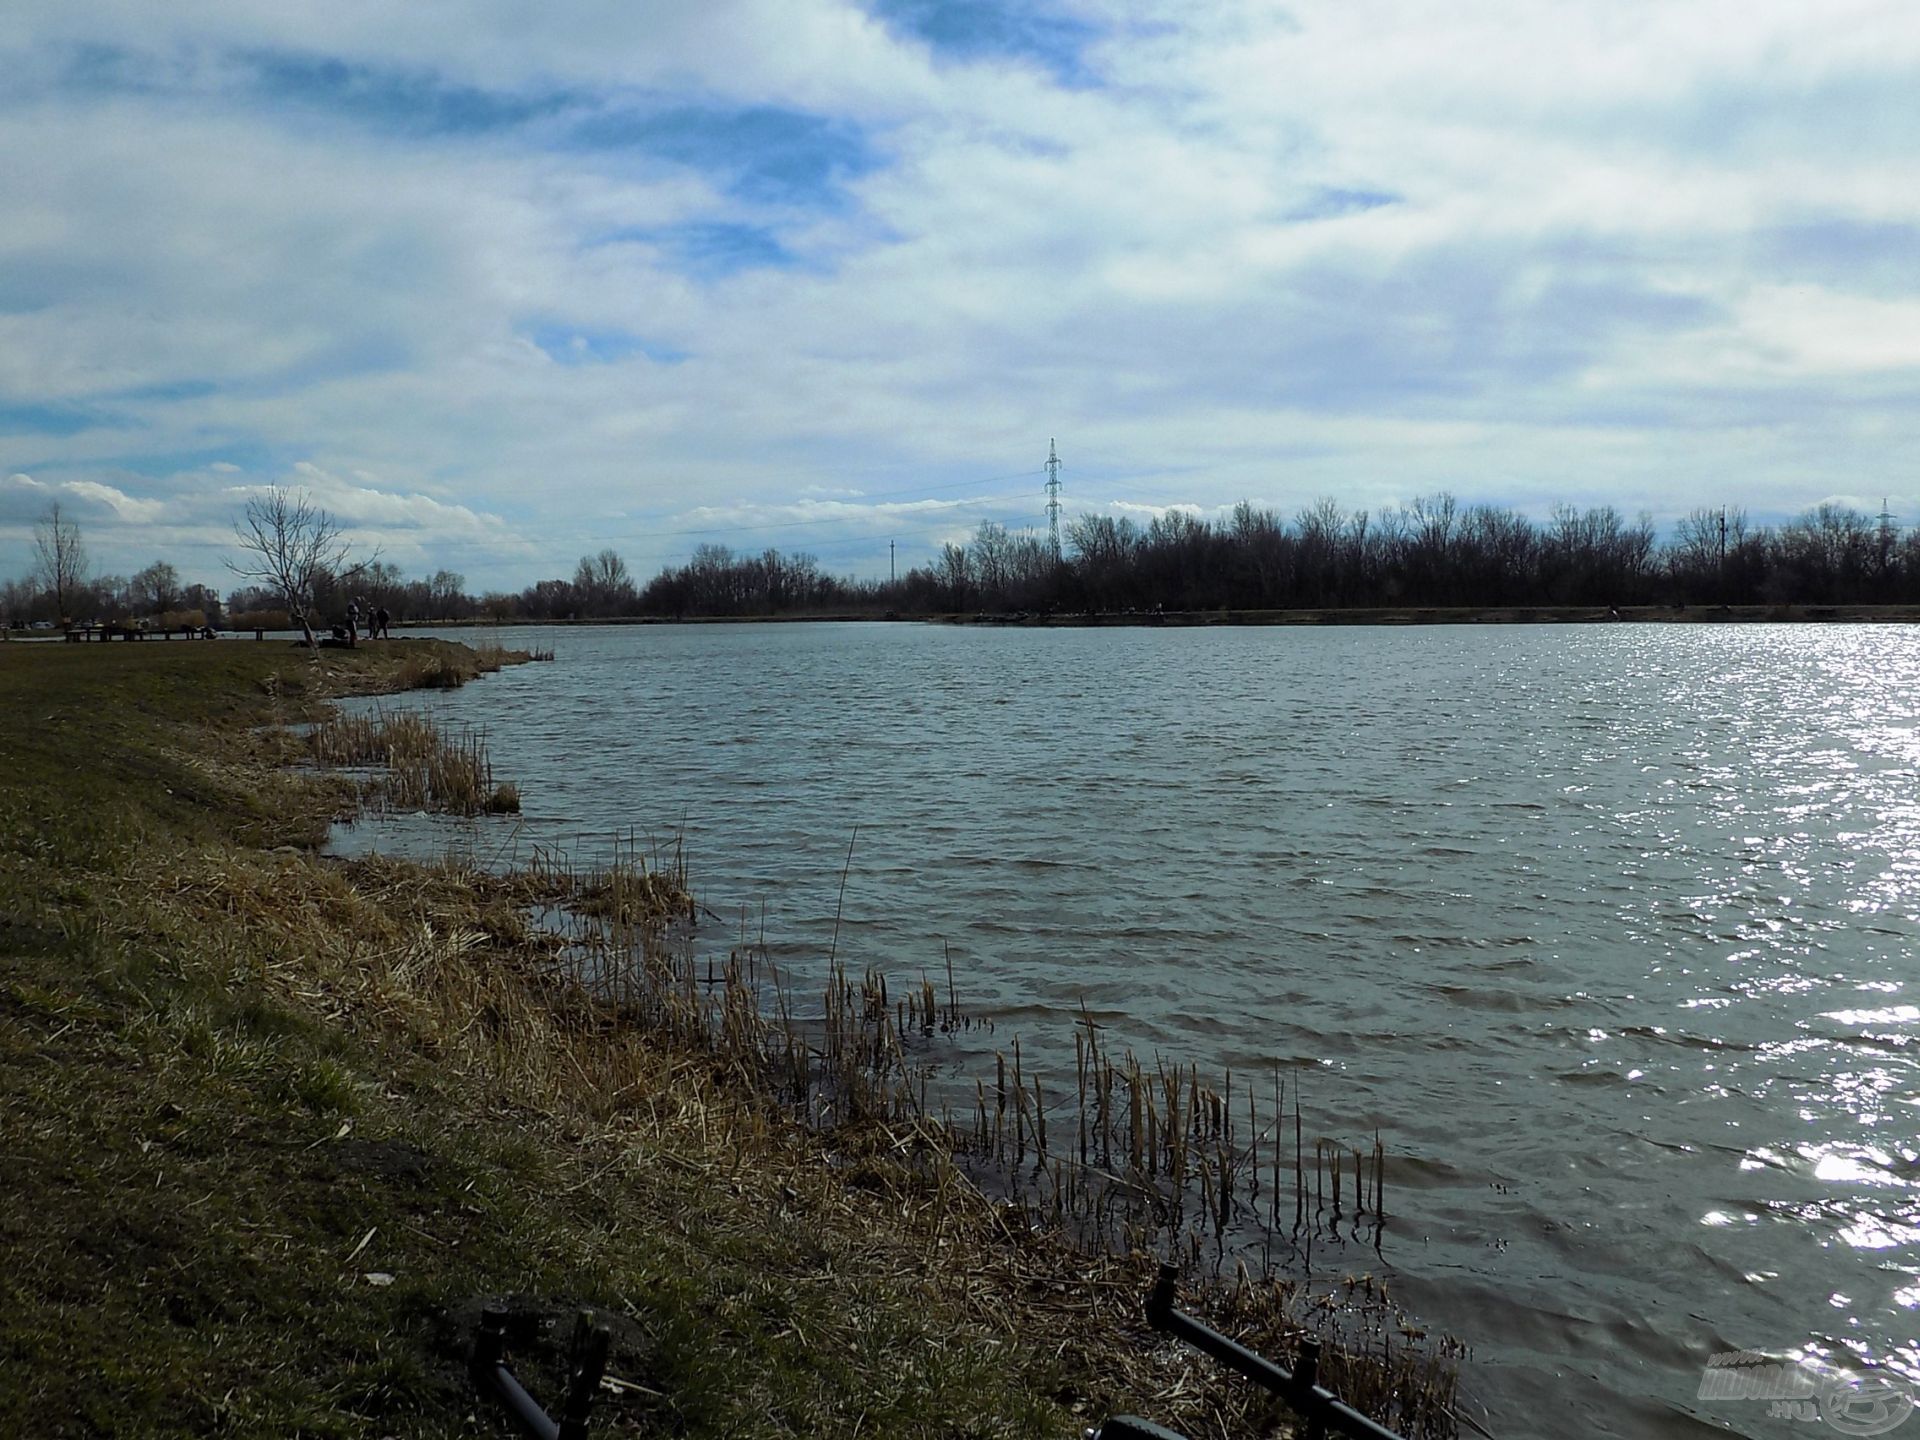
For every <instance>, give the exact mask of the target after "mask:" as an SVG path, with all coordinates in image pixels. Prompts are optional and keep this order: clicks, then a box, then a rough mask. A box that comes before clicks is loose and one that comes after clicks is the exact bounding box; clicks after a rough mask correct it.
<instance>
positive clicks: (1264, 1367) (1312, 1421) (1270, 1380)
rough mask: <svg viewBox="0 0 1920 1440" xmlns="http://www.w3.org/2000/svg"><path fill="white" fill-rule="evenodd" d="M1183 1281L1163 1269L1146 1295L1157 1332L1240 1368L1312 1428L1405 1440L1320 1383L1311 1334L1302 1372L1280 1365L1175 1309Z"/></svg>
mask: <svg viewBox="0 0 1920 1440" xmlns="http://www.w3.org/2000/svg"><path fill="white" fill-rule="evenodd" d="M1179 1283H1180V1271H1179V1268H1178V1267H1177V1266H1173V1265H1162V1266H1161V1267H1160V1275H1159V1278H1158V1279H1157V1280H1155V1282H1154V1286H1153V1291H1152V1293H1151V1294H1149V1295H1148V1297H1147V1323H1148V1324H1149V1325H1151V1326H1152V1327H1153V1328H1154V1329H1155V1330H1159V1331H1163V1332H1164V1333H1166V1334H1168V1335H1172V1336H1173V1337H1174V1338H1175V1339H1178V1340H1184V1341H1185V1342H1186V1343H1187V1344H1189V1345H1191V1346H1193V1348H1194V1349H1196V1350H1198V1351H1201V1352H1202V1353H1203V1354H1207V1355H1211V1356H1212V1357H1213V1358H1214V1359H1216V1360H1218V1361H1219V1362H1220V1363H1221V1364H1223V1365H1225V1366H1227V1367H1228V1368H1229V1369H1232V1370H1237V1371H1238V1372H1239V1373H1240V1374H1242V1375H1244V1376H1246V1377H1247V1379H1249V1380H1251V1381H1253V1382H1254V1384H1256V1385H1258V1386H1260V1387H1261V1388H1262V1389H1265V1390H1269V1391H1271V1392H1272V1393H1273V1394H1275V1395H1277V1396H1279V1397H1280V1398H1281V1399H1282V1400H1285V1401H1286V1402H1287V1403H1288V1404H1289V1405H1291V1406H1292V1407H1293V1408H1294V1409H1295V1410H1297V1411H1299V1413H1300V1414H1301V1415H1303V1416H1305V1417H1306V1419H1307V1423H1308V1425H1309V1427H1310V1428H1309V1430H1308V1434H1309V1435H1312V1434H1313V1433H1314V1429H1313V1428H1312V1427H1316V1426H1320V1425H1328V1424H1330V1425H1332V1426H1333V1427H1334V1428H1335V1429H1337V1430H1339V1431H1340V1432H1341V1433H1342V1434H1344V1435H1348V1436H1351V1437H1352V1440H1403V1437H1402V1436H1399V1435H1396V1434H1395V1433H1394V1432H1393V1431H1391V1430H1389V1429H1387V1428H1386V1426H1384V1425H1382V1424H1380V1423H1379V1422H1378V1421H1377V1420H1374V1419H1372V1418H1371V1417H1369V1416H1366V1415H1363V1414H1361V1413H1360V1412H1359V1411H1358V1410H1356V1409H1354V1408H1353V1407H1352V1406H1351V1405H1348V1404H1347V1403H1346V1402H1344V1401H1343V1400H1341V1399H1340V1398H1339V1397H1338V1396H1336V1395H1335V1394H1334V1393H1333V1392H1332V1391H1331V1390H1329V1389H1327V1388H1326V1387H1325V1386H1323V1385H1321V1384H1319V1383H1318V1376H1319V1367H1320V1342H1319V1341H1318V1340H1315V1339H1314V1338H1313V1337H1311V1336H1308V1337H1305V1338H1304V1339H1302V1341H1301V1342H1300V1361H1301V1363H1300V1368H1299V1372H1298V1374H1297V1375H1296V1374H1294V1373H1293V1372H1290V1371H1288V1370H1287V1369H1286V1368H1285V1367H1283V1366H1280V1365H1276V1364H1274V1363H1273V1361H1271V1360H1269V1359H1267V1357H1266V1356H1264V1355H1260V1354H1256V1353H1255V1352H1254V1351H1252V1350H1249V1349H1247V1347H1246V1346H1244V1345H1242V1344H1241V1343H1240V1342H1239V1341H1237V1340H1233V1339H1230V1338H1229V1337H1227V1336H1225V1335H1222V1334H1221V1333H1220V1332H1219V1331H1218V1330H1215V1329H1213V1328H1212V1327H1211V1326H1208V1325H1203V1324H1202V1323H1201V1322H1200V1321H1198V1320H1196V1319H1194V1318H1193V1317H1192V1316H1191V1315H1185V1314H1182V1313H1181V1312H1180V1311H1178V1310H1176V1309H1174V1306H1173V1302H1174V1299H1175V1296H1176V1293H1177V1289H1178V1286H1179Z"/></svg>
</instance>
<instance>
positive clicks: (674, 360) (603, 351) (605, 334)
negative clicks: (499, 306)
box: [525, 324, 687, 365]
mask: <svg viewBox="0 0 1920 1440" xmlns="http://www.w3.org/2000/svg"><path fill="white" fill-rule="evenodd" d="M525 333H526V337H527V338H528V339H529V340H531V341H532V342H533V343H534V344H535V345H538V346H539V347H540V348H541V349H542V350H543V351H545V352H546V355H547V358H548V359H550V360H552V361H553V362H554V363H555V364H558V365H608V364H611V363H613V362H614V361H616V360H624V359H626V358H627V357H628V356H630V355H644V356H646V357H647V359H649V360H651V361H653V362H654V363H656V364H659V365H677V364H679V363H680V362H681V361H682V360H684V359H686V358H687V352H686V351H684V350H677V349H675V348H674V347H673V346H671V345H664V344H662V343H660V342H659V341H657V340H649V339H647V338H645V337H644V336H640V335H634V334H631V333H629V332H628V331H625V330H595V329H583V328H581V327H578V326H573V325H552V324H542V325H535V326H533V327H531V328H530V329H528V330H527V331H526V332H525Z"/></svg>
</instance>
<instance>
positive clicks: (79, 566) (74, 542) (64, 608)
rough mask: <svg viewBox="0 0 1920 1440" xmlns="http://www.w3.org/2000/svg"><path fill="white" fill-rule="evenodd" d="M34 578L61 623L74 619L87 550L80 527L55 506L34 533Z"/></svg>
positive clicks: (85, 570)
mask: <svg viewBox="0 0 1920 1440" xmlns="http://www.w3.org/2000/svg"><path fill="white" fill-rule="evenodd" d="M33 550H34V574H35V577H36V578H37V579H38V580H39V581H40V584H41V586H42V587H43V588H44V589H45V590H46V592H47V593H48V594H49V595H51V596H52V597H53V608H54V611H55V613H56V614H57V615H58V616H59V618H60V619H61V620H62V621H68V620H71V619H73V606H74V601H75V600H77V599H78V598H79V595H80V591H81V589H82V587H83V586H84V585H85V584H86V578H87V547H86V545H85V543H84V542H83V541H82V540H81V539H80V527H79V525H77V524H76V523H74V521H73V520H72V519H71V518H70V517H68V516H67V515H66V514H64V513H63V512H62V511H61V509H60V505H59V502H57V501H56V502H55V503H54V504H53V505H52V506H51V507H50V508H49V509H48V510H47V513H46V517H45V518H44V519H43V520H41V522H40V523H39V524H38V525H36V526H34V530H33Z"/></svg>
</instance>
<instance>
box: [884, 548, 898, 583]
mask: <svg viewBox="0 0 1920 1440" xmlns="http://www.w3.org/2000/svg"><path fill="white" fill-rule="evenodd" d="M899 579H900V577H899V576H898V575H896V574H894V572H893V541H891V540H889V541H887V583H888V584H889V585H892V584H895V583H897V582H898V581H899Z"/></svg>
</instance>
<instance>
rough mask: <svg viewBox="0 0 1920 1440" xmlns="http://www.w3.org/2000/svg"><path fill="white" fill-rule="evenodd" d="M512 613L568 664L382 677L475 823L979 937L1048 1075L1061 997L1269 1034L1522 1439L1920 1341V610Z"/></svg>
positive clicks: (708, 885) (806, 923) (1637, 1422)
mask: <svg viewBox="0 0 1920 1440" xmlns="http://www.w3.org/2000/svg"><path fill="white" fill-rule="evenodd" d="M452 638H462V639H468V640H475V639H478V640H485V639H491V638H494V637H493V636H491V635H489V634H488V633H487V632H474V631H467V632H458V633H457V634H455V635H454V636H453V637H452ZM499 638H501V639H502V640H504V641H505V642H506V643H509V644H512V645H517V646H523V645H536V644H537V645H542V646H551V647H552V648H553V649H554V650H555V651H556V652H557V659H556V661H555V663H553V664H550V665H547V664H541V665H530V666H522V667H518V668H516V669H512V670H509V671H506V672H504V673H502V674H500V675H497V676H493V677H490V678H488V679H486V680H485V681H484V682H482V683H480V684H476V685H471V686H469V687H467V688H466V689H465V690H462V691H457V692H451V693H448V694H445V695H434V696H431V697H428V698H425V699H420V698H418V697H408V698H407V700H406V701H404V702H399V703H408V704H413V703H423V704H426V705H428V706H429V707H430V708H432V709H434V710H435V711H437V712H439V713H441V714H442V715H444V716H445V717H447V718H449V719H451V720H454V721H465V722H469V723H472V724H474V725H477V726H483V727H484V728H485V730H486V733H487V736H488V739H489V741H490V744H491V748H492V752H493V759H494V768H495V771H496V773H497V774H498V775H499V776H500V778H502V779H511V780H514V781H515V782H517V783H518V784H519V785H520V787H521V791H522V795H523V798H524V803H525V810H526V813H525V815H524V816H523V817H522V818H521V820H520V821H519V822H517V823H516V822H513V821H507V820H493V821H488V822H484V823H483V824H482V825H480V826H479V828H478V829H477V830H474V831H472V832H470V836H471V838H470V840H469V841H468V843H471V844H473V845H475V846H476V847H478V848H483V849H484V850H485V852H486V853H488V854H490V855H498V854H500V853H502V852H503V851H509V852H510V851H511V850H512V849H513V848H514V847H516V846H517V847H518V848H519V849H520V851H521V853H523V854H524V853H525V851H526V850H527V849H528V848H529V847H530V845H531V844H532V843H533V842H534V841H536V840H537V841H539V842H541V843H548V844H558V845H561V846H563V847H564V848H566V849H568V850H570V851H572V852H573V853H574V854H575V855H576V856H577V857H580V858H591V857H592V856H595V855H597V854H601V853H604V852H605V850H606V849H607V848H608V847H609V846H610V843H611V841H612V837H614V836H615V835H616V834H622V835H624V834H626V833H628V832H633V833H635V834H637V835H638V836H639V837H641V839H642V841H643V842H645V841H647V840H648V839H649V838H651V839H652V840H654V841H658V842H662V843H665V844H668V845H670V844H671V843H672V841H673V840H674V839H675V838H681V839H683V840H684V843H685V845H686V848H687V853H688V856H689V859H690V862H691V866H692V871H693V878H694V882H695V886H696V888H697V889H698V891H699V892H700V895H701V898H702V900H703V901H704V902H705V903H706V904H707V905H708V906H710V907H711V908H712V909H713V910H714V911H716V912H718V913H719V914H721V915H723V916H727V917H730V920H737V918H738V917H740V916H741V915H743V914H744V915H745V916H746V917H747V922H746V923H747V924H748V926H749V928H750V929H752V930H753V931H754V932H756V933H757V932H758V931H759V930H760V928H761V927H762V925H764V929H765V933H766V935H767V937H768V940H769V941H770V943H771V944H772V948H773V952H774V954H775V956H776V958H778V959H780V960H781V961H782V963H783V964H792V965H795V966H798V967H800V968H802V969H803V970H804V969H805V967H806V966H808V965H812V966H814V967H815V969H816V970H817V968H818V966H819V964H820V962H821V961H822V959H823V958H824V956H825V954H826V952H827V949H828V946H829V944H830V943H831V940H832V936H833V934H834V931H835V925H836V921H835V916H836V910H837V909H839V910H842V913H841V917H840V919H839V922H838V942H837V943H838V952H839V956H840V958H841V959H842V960H843V961H845V962H847V963H848V964H849V965H850V966H851V967H852V968H854V969H855V970H856V971H857V970H858V969H860V968H862V967H864V966H866V965H869V964H871V965H877V966H880V967H882V968H884V969H885V970H887V971H888V972H889V973H890V974H891V975H894V976H897V977H899V978H900V979H903V980H906V979H911V980H916V981H917V979H918V978H919V976H920V975H921V973H922V972H923V971H924V972H925V973H926V974H928V975H929V976H932V977H935V978H936V979H940V980H944V959H943V947H950V949H951V953H952V955H953V957H954V964H955V970H956V978H957V983H958V988H959V993H960V1001H961V1004H962V1007H963V1008H964V1009H966V1010H968V1011H970V1012H971V1013H973V1014H975V1015H981V1016H986V1017H990V1018H991V1019H992V1020H993V1021H994V1022H995V1024H996V1026H997V1032H996V1033H997V1035H998V1036H999V1038H1000V1039H1001V1041H1002V1042H1004V1041H1005V1040H1006V1038H1007V1037H1008V1035H1009V1034H1010V1033H1014V1032H1017V1033H1019V1034H1020V1035H1021V1036H1022V1037H1023V1043H1024V1044H1025V1046H1026V1049H1027V1053H1028V1055H1029V1057H1030V1058H1031V1059H1033V1060H1037V1061H1040V1062H1041V1063H1042V1064H1044V1063H1045V1062H1046V1057H1048V1056H1052V1057H1054V1060H1055V1063H1056V1068H1058V1069H1063V1070H1065V1071H1066V1072H1068V1073H1069V1074H1070V1073H1071V1067H1072V1055H1073V1051H1072V1045H1071V1041H1070V1039H1068V1038H1067V1027H1068V1025H1070V1023H1071V1020H1072V1017H1073V1016H1074V1015H1075V1014H1076V1013H1077V1012H1078V1010H1079V1007H1081V1006H1082V1005H1083V1004H1084V1005H1085V1006H1086V1007H1087V1008H1088V1009H1089V1010H1090V1012H1091V1013H1092V1014H1093V1015H1094V1017H1095V1018H1096V1020H1097V1021H1098V1022H1099V1023H1100V1024H1102V1025H1104V1026H1106V1027H1108V1030H1109V1033H1110V1035H1111V1038H1112V1041H1113V1048H1114V1049H1115V1050H1116V1051H1118V1050H1120V1049H1124V1048H1131V1049H1133V1050H1134V1051H1136V1052H1137V1053H1139V1054H1141V1055H1142V1056H1148V1055H1151V1054H1152V1053H1154V1052H1155V1051H1158V1052H1160V1053H1163V1054H1166V1055H1169V1056H1174V1057H1178V1058H1179V1059H1181V1060H1183V1061H1195V1062H1197V1063H1198V1064H1199V1065H1200V1067H1201V1070H1202V1073H1203V1074H1205V1073H1207V1072H1209V1071H1213V1072H1218V1071H1219V1070H1221V1069H1224V1068H1226V1067H1232V1068H1233V1069H1234V1070H1235V1072H1236V1073H1241V1074H1246V1073H1265V1072H1269V1071H1271V1069H1272V1068H1273V1067H1274V1066H1275V1065H1279V1066H1283V1067H1286V1068H1287V1069H1288V1071H1289V1073H1291V1074H1295V1075H1298V1076H1299V1078H1300V1080H1301V1083H1302V1087H1303V1093H1304V1096H1305V1104H1306V1113H1307V1116H1308V1120H1309V1123H1310V1124H1316V1123H1317V1124H1318V1126H1319V1127H1320V1128H1321V1129H1323V1130H1324V1131H1325V1132H1326V1133H1327V1134H1329V1135H1334V1136H1345V1137H1348V1138H1350V1139H1352V1140H1355V1141H1361V1140H1364V1139H1370V1137H1371V1135H1372V1133H1373V1131H1374V1130H1375V1129H1376V1128H1377V1129H1378V1130H1379V1132H1380V1135H1381V1138H1382V1140H1383V1142H1384V1144H1385V1146H1386V1150H1387V1154H1388V1168H1387V1209H1388V1212H1389V1220H1388V1225H1387V1232H1386V1236H1385V1241H1384V1245H1383V1256H1384V1270H1385V1272H1386V1273H1387V1274H1389V1275H1390V1276H1391V1278H1392V1286H1393V1290H1394V1293H1395V1296H1396V1298H1398V1299H1399V1301H1400V1302H1401V1303H1402V1304H1403V1305H1406V1306H1407V1307H1408V1308H1409V1309H1410V1310H1411V1311H1413V1312H1414V1314H1415V1315H1417V1316H1418V1317H1419V1318H1420V1319H1421V1320H1422V1321H1424V1322H1428V1323H1431V1324H1433V1325H1435V1326H1437V1327H1439V1328H1441V1329H1444V1330H1447V1331H1449V1332H1451V1333H1453V1334H1455V1335H1457V1336H1459V1337H1460V1338H1461V1339H1463V1340H1465V1341H1467V1342H1468V1343H1469V1344H1471V1345H1472V1346H1473V1348H1474V1351H1475V1357H1476V1358H1475V1362H1474V1364H1473V1365H1472V1366H1471V1367H1470V1369H1469V1373H1468V1375H1467V1382H1466V1384H1467V1390H1468V1392H1469V1394H1470V1395H1471V1396H1472V1398H1473V1400H1474V1402H1475V1403H1476V1405H1477V1406H1483V1407H1484V1411H1481V1410H1478V1409H1476V1412H1475V1413H1477V1414H1482V1415H1483V1416H1484V1423H1486V1425H1487V1426H1488V1428H1489V1429H1491V1430H1492V1431H1493V1432H1494V1433H1495V1434H1497V1435H1501V1436H1503V1437H1504V1436H1517V1435H1528V1434H1541V1433H1555V1434H1563V1435H1564V1434H1592V1435H1619V1436H1636V1437H1644V1436H1692V1435H1700V1434H1718V1433H1725V1430H1724V1429H1723V1428H1722V1427H1730V1428H1732V1429H1733V1430H1734V1431H1736V1432H1737V1433H1741V1434H1746V1435H1754V1436H1762V1435H1790V1434H1805V1433H1807V1430H1808V1425H1807V1423H1806V1422H1805V1421H1795V1420H1790V1419H1783V1418H1770V1416H1769V1414H1768V1411H1769V1408H1770V1407H1769V1403H1768V1402H1767V1401H1766V1400H1753V1399H1728V1400H1706V1401H1703V1400H1700V1399H1698V1398H1696V1397H1697V1395H1698V1393H1699V1391H1700V1386H1701V1378H1702V1374H1703V1370H1704V1367H1706V1365H1707V1363H1708V1361H1709V1359H1710V1358H1711V1357H1712V1356H1714V1355H1716V1354H1720V1353H1723V1352H1728V1351H1737V1350H1755V1351H1765V1352H1768V1353H1771V1354H1777V1355H1779V1354H1808V1355H1815V1356H1824V1357H1828V1358H1830V1359H1834V1360H1840V1361H1844V1360H1846V1359H1847V1358H1848V1357H1849V1356H1851V1357H1854V1358H1856V1359H1858V1360H1861V1361H1869V1362H1875V1363H1879V1364H1884V1365H1890V1366H1893V1367H1895V1368H1897V1369H1898V1370H1900V1371H1901V1372H1902V1373H1904V1374H1906V1375H1908V1376H1910V1377H1912V1376H1920V1346H1917V1345H1916V1341H1915V1322H1916V1318H1917V1317H1916V1312H1917V1311H1920V1201H1917V1200H1916V1192H1915V1186H1916V1182H1917V1181H1920V1145H1916V1141H1915V1133H1916V1128H1917V1127H1916V1118H1917V1117H1916V1105H1920V1086H1917V1085H1916V1078H1917V1077H1916V1068H1915V1065H1916V1046H1915V1043H1914V1042H1915V1038H1916V1036H1920V998H1917V997H1920V987H1916V984H1915V977H1914V968H1915V956H1916V945H1915V941H1916V938H1917V937H1920V631H1916V630H1912V629H1906V628H1894V627H1880V626H1852V627H1844V628H1842V627H1835V628H1822V627H1817V626H1798V627H1792V626H1762V625H1755V626H1707V625H1699V626H1652V625H1644V626H1643V625H1594V626H1516V627H1497V626H1444V627H1422V628H1417V629H1386V628H1347V627H1333V628H1324V629H1320V628H1315V629H1297V628H1276V629H1231V628H1221V629H1104V630H1099V629H1096V630H1087V629H1059V630H1046V629H1016V628H1007V629H997V628H957V627H944V626H924V625H882V624H865V625H696V626H657V627H655V626H649V627H621V628H578V629H574V628H564V629H559V628H557V629H549V630H513V631H509V632H505V633H504V634H503V635H501V636H500V637H499ZM385 703H387V704H389V705H391V704H394V703H396V702H395V701H391V700H389V701H387V702H385ZM856 830H857V835H856ZM457 833H459V832H458V829H457V827H450V826H449V822H445V821H436V822H433V823H432V825H431V826H430V827H425V828H423V826H422V825H421V823H420V822H417V821H414V822H409V821H405V820H394V821H384V822H369V823H364V824H362V825H360V826H358V827H355V828H354V829H353V830H352V831H350V832H346V833H344V834H343V835H342V836H341V837H340V838H339V841H338V843H339V844H340V845H341V846H342V847H344V848H349V849H359V848H366V847H368V846H377V847H379V848H382V849H388V850H396V849H397V850H404V849H407V848H410V847H412V848H418V847H421V846H429V847H437V848H444V847H445V845H446V843H447V837H448V836H449V835H450V834H457ZM850 842H851V845H852V858H851V864H850V866H848V868H847V878H846V884H845V897H844V907H842V906H841V904H840V895H841V874H842V868H843V865H846V864H847V854H848V848H849V843H850ZM713 943H714V945H715V947H716V948H717V949H722V950H723V949H724V945H725V936H724V934H723V933H716V936H715V937H714V942H713ZM1352 1266H1353V1268H1354V1269H1356V1270H1357V1269H1371V1270H1374V1271H1376V1272H1379V1271H1381V1270H1382V1269H1383V1261H1382V1259H1381V1258H1380V1257H1376V1256H1374V1255H1373V1254H1372V1253H1371V1251H1365V1252H1363V1253H1361V1254H1358V1255H1356V1256H1355V1257H1354V1258H1353V1261H1352ZM1913 1424H1914V1425H1915V1427H1916V1429H1917V1431H1920V1420H1915V1421H1914V1422H1913ZM1835 1429H1836V1433H1868V1432H1867V1431H1864V1430H1858V1429H1856V1430H1853V1431H1851V1432H1849V1431H1845V1430H1842V1429H1840V1428H1839V1427H1835Z"/></svg>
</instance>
